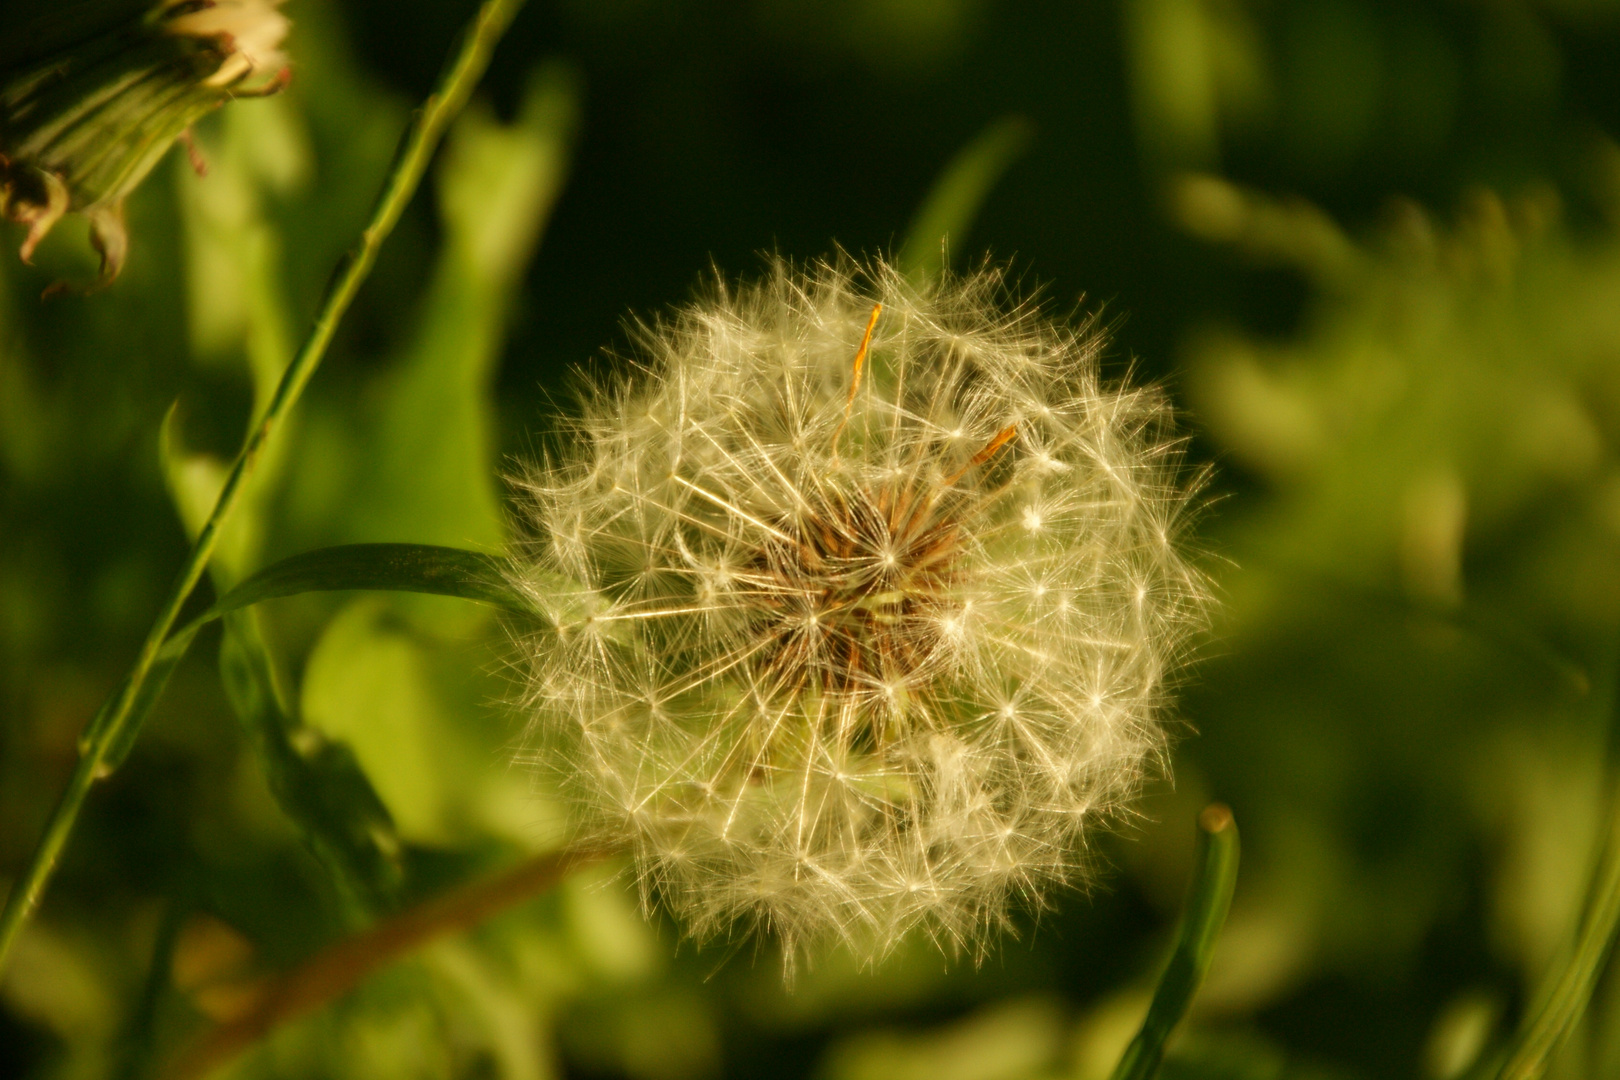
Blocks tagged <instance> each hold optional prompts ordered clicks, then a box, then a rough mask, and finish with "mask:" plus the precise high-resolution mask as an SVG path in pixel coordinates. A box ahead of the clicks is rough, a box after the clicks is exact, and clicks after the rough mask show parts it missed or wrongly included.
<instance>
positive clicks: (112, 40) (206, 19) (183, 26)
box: [0, 0, 288, 284]
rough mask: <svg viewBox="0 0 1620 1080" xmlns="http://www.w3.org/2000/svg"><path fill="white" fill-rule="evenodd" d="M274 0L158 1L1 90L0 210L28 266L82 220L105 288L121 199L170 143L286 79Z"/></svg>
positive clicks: (27, 69) (282, 20)
mask: <svg viewBox="0 0 1620 1080" xmlns="http://www.w3.org/2000/svg"><path fill="white" fill-rule="evenodd" d="M280 4H281V0H160V2H157V3H154V4H152V5H151V6H150V7H148V8H147V10H146V11H145V13H144V14H141V15H137V16H135V17H133V18H124V19H123V20H122V21H119V22H116V23H113V24H112V25H109V26H107V27H105V28H102V29H100V30H98V31H95V32H92V33H89V34H87V35H81V36H78V37H76V38H75V39H74V40H72V42H71V43H70V44H68V45H67V46H65V47H63V48H62V49H60V50H56V51H50V52H47V53H46V54H45V55H43V56H36V57H33V58H32V62H31V63H28V64H25V65H23V66H22V67H20V68H19V69H18V70H17V71H15V72H14V73H11V74H10V75H9V77H8V78H7V79H6V80H5V83H4V85H3V86H0V214H3V215H4V216H6V217H8V218H10V219H11V220H12V221H16V222H20V223H22V224H25V225H27V226H28V236H27V238H26V239H25V240H24V241H23V245H22V258H23V261H24V262H27V261H29V260H30V259H31V258H32V256H33V253H34V249H35V248H36V247H38V246H39V243H40V241H42V240H44V239H45V237H46V235H47V234H49V233H50V231H51V229H52V228H54V227H55V225H56V223H57V222H58V221H60V220H61V219H62V217H63V216H64V215H66V214H69V213H82V214H84V215H85V217H86V218H88V219H89V222H90V238H91V242H92V243H93V244H94V245H95V248H96V250H97V251H99V252H100V253H101V276H100V279H99V281H98V284H105V283H106V282H109V281H111V280H112V279H114V278H116V277H117V276H118V272H119V270H120V269H121V268H122V267H123V264H124V258H125V255H126V253H127V251H128V246H129V244H128V239H127V237H126V235H125V231H124V200H125V199H126V198H127V197H128V196H129V193H130V192H132V191H134V190H135V188H136V187H137V186H139V185H140V182H141V181H142V180H144V179H145V178H146V176H147V174H148V173H150V172H151V171H152V168H153V166H155V165H156V164H157V163H158V161H159V160H160V159H161V158H162V157H163V155H164V154H166V153H167V152H168V151H169V148H170V147H171V146H173V145H174V143H175V141H176V140H177V139H179V138H180V137H181V136H183V135H184V134H185V133H186V132H187V131H188V130H189V129H190V127H191V125H192V124H194V123H196V122H197V121H198V120H200V119H201V118H202V117H203V116H205V115H207V114H208V113H209V112H210V111H212V110H213V109H215V108H218V107H219V106H220V105H222V104H223V103H225V102H226V101H229V100H231V99H232V98H238V97H252V96H263V95H265V94H268V93H274V92H275V91H277V90H279V89H280V88H281V87H282V86H283V85H285V83H286V77H287V71H288V68H287V58H286V56H285V55H284V54H283V53H282V51H281V42H282V39H283V38H285V37H286V34H287V29H288V22H287V18H286V16H284V15H282V14H281V12H280V11H279V10H278V8H279V7H280Z"/></svg>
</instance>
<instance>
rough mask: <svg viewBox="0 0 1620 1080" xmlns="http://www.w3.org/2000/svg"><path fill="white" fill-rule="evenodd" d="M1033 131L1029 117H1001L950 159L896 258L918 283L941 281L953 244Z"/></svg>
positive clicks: (912, 222) (913, 221)
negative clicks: (931, 279)
mask: <svg viewBox="0 0 1620 1080" xmlns="http://www.w3.org/2000/svg"><path fill="white" fill-rule="evenodd" d="M1034 131H1035V127H1034V125H1033V124H1031V123H1030V121H1029V120H1028V119H1027V118H1025V117H1022V116H1006V117H1003V118H1002V119H1000V120H997V121H996V122H995V123H993V124H991V125H990V126H989V127H987V128H985V129H984V131H982V132H980V133H979V135H978V137H977V138H975V139H974V140H973V141H972V142H970V143H968V144H967V146H965V147H964V148H963V149H962V150H961V151H960V152H959V153H958V154H957V155H956V157H954V158H952V159H951V163H950V164H949V165H947V166H945V171H944V172H943V173H941V174H940V177H939V179H938V180H936V181H934V186H933V188H932V190H930V191H929V192H928V197H927V198H926V199H924V200H923V204H922V206H921V207H919V208H918V210H917V216H916V217H914V218H912V219H911V228H909V229H908V230H906V241H905V243H904V244H903V245H901V247H900V254H899V257H898V259H897V261H898V262H899V264H900V267H901V269H903V270H904V271H905V272H906V276H908V277H909V278H911V280H912V281H914V282H917V283H919V284H920V283H922V282H924V281H927V280H928V279H930V278H933V277H937V276H939V273H940V271H942V270H944V269H945V262H946V257H947V247H948V245H949V243H950V241H952V240H956V241H960V240H961V239H962V237H963V236H965V235H966V234H967V231H968V228H969V227H970V226H971V225H972V224H973V219H974V218H976V217H978V216H979V209H980V207H982V206H983V205H984V200H985V198H986V197H987V196H988V195H989V194H990V189H991V188H993V187H995V185H996V181H998V180H1000V179H1001V177H1002V176H1003V175H1004V174H1005V173H1006V171H1007V168H1008V167H1009V166H1010V165H1012V163H1013V162H1014V161H1016V160H1017V159H1018V155H1019V154H1021V153H1023V152H1024V149H1025V147H1027V146H1028V145H1029V141H1030V139H1031V137H1032V136H1033V135H1034Z"/></svg>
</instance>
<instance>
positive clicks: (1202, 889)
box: [1110, 803, 1238, 1080]
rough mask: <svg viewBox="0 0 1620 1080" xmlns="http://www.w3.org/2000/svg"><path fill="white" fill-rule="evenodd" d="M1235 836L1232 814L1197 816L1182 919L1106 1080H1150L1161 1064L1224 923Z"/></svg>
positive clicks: (1215, 808) (1214, 811)
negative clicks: (1132, 1033)
mask: <svg viewBox="0 0 1620 1080" xmlns="http://www.w3.org/2000/svg"><path fill="white" fill-rule="evenodd" d="M1237 868H1238V830H1237V823H1236V822H1235V821H1234V820H1233V819H1232V811H1231V810H1229V809H1227V808H1226V807H1225V806H1223V805H1221V804H1220V803H1211V804H1210V805H1209V806H1206V807H1205V808H1204V812H1203V813H1201V814H1199V815H1198V856H1197V863H1196V865H1195V866H1194V868H1193V879H1192V886H1191V887H1190V888H1189V889H1188V892H1187V910H1186V911H1185V912H1184V913H1183V914H1182V918H1181V931H1180V933H1179V935H1178V936H1177V938H1176V951H1175V952H1174V953H1172V954H1171V956H1170V963H1169V964H1167V965H1165V969H1164V974H1163V975H1161V976H1159V986H1158V989H1157V990H1155V991H1154V992H1153V1002H1152V1004H1150V1005H1149V1006H1148V1012H1147V1017H1146V1018H1145V1019H1144V1020H1143V1021H1142V1028H1141V1030H1140V1031H1138V1032H1137V1033H1136V1038H1134V1039H1132V1040H1131V1044H1130V1045H1129V1046H1127V1047H1126V1048H1125V1053H1124V1055H1123V1056H1121V1057H1120V1059H1119V1064H1118V1065H1116V1066H1114V1073H1113V1076H1112V1077H1111V1078H1110V1080H1150V1078H1151V1077H1153V1076H1154V1075H1155V1074H1157V1073H1158V1071H1159V1063H1160V1062H1162V1061H1163V1060H1164V1044H1165V1042H1166V1041H1167V1040H1168V1039H1169V1038H1170V1033H1171V1032H1172V1031H1174V1030H1175V1027H1176V1024H1178V1023H1179V1022H1180V1021H1181V1018H1182V1017H1183V1016H1184V1015H1186V1012H1187V1007H1188V1006H1189V1005H1191V1004H1192V999H1193V994H1195V993H1197V991H1198V986H1199V984H1200V983H1202V982H1203V981H1204V973H1205V972H1206V971H1208V970H1209V961H1210V957H1211V956H1212V955H1213V954H1214V952H1215V936H1216V935H1217V934H1219V933H1220V931H1221V924H1222V923H1224V922H1225V921H1226V911H1227V908H1229V907H1231V905H1232V889H1233V887H1234V886H1235V885H1236V884H1237Z"/></svg>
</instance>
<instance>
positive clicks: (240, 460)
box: [0, 0, 523, 970]
mask: <svg viewBox="0 0 1620 1080" xmlns="http://www.w3.org/2000/svg"><path fill="white" fill-rule="evenodd" d="M522 4H523V0H486V2H485V3H484V5H483V6H482V7H481V8H480V9H479V11H478V15H477V17H476V18H475V19H474V20H473V22H472V24H471V25H470V27H469V28H468V30H467V32H466V34H465V36H464V37H463V39H462V41H461V43H460V46H459V48H458V49H457V50H456V52H455V54H454V57H453V59H452V61H451V63H450V66H449V67H448V68H447V69H446V70H445V73H444V75H443V76H442V78H441V80H440V82H439V85H438V86H437V87H436V88H435V90H434V92H433V93H432V94H431V95H430V96H429V97H428V99H427V100H426V101H425V102H424V103H423V105H422V107H421V109H419V110H418V111H417V113H416V115H415V117H414V118H413V120H412V123H411V126H410V127H409V128H408V129H407V130H406V132H405V134H404V136H403V137H402V139H401V141H400V146H399V151H398V153H397V155H396V157H395V159H394V163H393V166H392V167H391V168H390V170H389V174H388V179H387V181H386V183H385V184H384V186H383V190H382V193H381V194H380V195H379V196H378V198H377V203H376V206H375V208H374V209H373V211H372V215H371V220H370V222H369V223H368V224H367V225H366V228H365V231H364V232H362V233H361V234H360V239H359V242H358V243H357V244H356V245H355V246H354V248H352V249H351V250H350V251H349V253H348V254H347V255H346V256H345V257H344V258H343V260H342V261H341V262H340V263H339V264H338V267H337V269H336V270H335V271H334V273H333V275H332V280H331V281H330V283H329V284H328V285H327V288H326V294H325V296H324V298H323V299H322V301H321V305H320V309H319V312H318V314H317V315H316V318H315V322H314V324H313V325H312V326H311V328H310V332H309V336H308V338H306V339H305V341H304V344H303V347H302V348H300V349H299V350H298V354H297V355H296V356H295V357H293V360H292V362H291V363H290V364H288V365H287V370H286V371H285V372H284V373H283V374H282V376H281V382H280V384H279V385H278V386H277V387H276V392H275V396H274V397H272V398H271V400H270V404H269V405H268V407H267V408H266V409H265V412H264V416H263V417H262V418H260V420H259V421H258V423H257V424H255V425H254V427H253V429H252V431H251V432H250V433H249V435H248V437H247V440H246V442H245V443H244V444H243V446H242V450H241V452H240V453H239V454H238V455H237V457H236V461H235V463H234V464H233V465H232V466H231V471H230V474H229V476H228V477H227V478H226V480H225V486H224V487H223V488H222V489H221V490H220V493H219V498H218V500H217V501H216V502H215V503H214V509H213V512H212V513H211V514H209V516H208V521H207V522H206V523H205V524H204V525H203V528H202V531H201V532H200V533H198V535H197V540H196V543H195V544H193V545H192V548H191V553H190V555H189V556H187V558H186V561H185V564H184V566H183V567H182V568H181V570H180V573H179V576H178V577H177V578H176V579H175V582H174V586H173V588H172V589H171V590H170V592H169V596H168V599H167V600H166V601H165V603H164V605H163V608H162V610H161V611H160V612H159V614H158V617H157V621H156V622H154V623H153V625H152V629H151V632H150V633H149V634H148V635H147V637H146V642H145V644H143V645H142V646H141V651H140V654H139V655H138V656H137V657H136V659H135V663H134V665H133V667H132V668H131V669H130V672H129V674H128V675H126V676H125V677H124V680H123V681H122V682H121V683H120V684H119V686H118V689H117V691H115V692H114V695H113V697H112V698H110V699H109V700H108V701H107V703H106V704H105V705H103V706H102V708H101V711H100V712H98V713H97V714H96V717H95V719H94V720H92V721H91V723H90V726H89V728H87V729H86V732H85V735H84V736H83V737H82V738H81V741H80V752H79V761H78V764H77V765H76V766H75V767H74V770H73V774H72V776H71V777H70V778H69V780H68V786H67V790H66V791H65V792H63V794H62V798H61V801H60V802H58V803H57V805H56V809H55V810H54V811H53V812H52V814H51V818H50V820H49V822H48V823H47V824H46V826H45V832H44V835H43V836H42V837H41V839H40V842H39V846H38V848H36V849H35V851H34V853H33V856H32V857H31V858H30V859H29V862H28V864H27V865H26V866H25V867H24V869H23V872H22V874H21V875H20V876H19V877H18V878H17V880H16V882H15V883H14V884H13V885H12V887H11V892H10V894H9V895H8V896H7V897H6V906H5V909H4V911H3V912H0V970H4V967H5V962H6V958H7V957H8V956H9V954H10V952H11V947H12V945H13V944H14V943H15V941H16V939H17V936H18V934H19V933H20V932H21V930H22V927H23V924H24V923H25V922H26V921H27V918H28V916H29V914H30V913H31V912H32V911H33V910H34V908H35V906H37V905H38V903H39V900H40V897H41V895H43V893H44V891H45V886H46V884H47V883H48V882H49V881H50V877H51V873H52V871H53V870H54V869H55V867H56V863H57V859H58V858H59V856H60V855H61V853H62V849H63V848H64V847H65V846H66V845H67V840H68V837H69V835H70V834H71V833H72V831H73V825H74V822H75V821H76V820H77V818H78V816H79V811H80V809H82V808H83V806H84V801H85V797H86V796H87V795H88V794H89V791H90V787H91V785H92V784H94V783H95V781H96V780H98V779H101V778H102V777H103V776H105V775H107V774H108V773H109V772H111V771H112V768H113V767H114V765H115V761H114V760H113V759H114V757H115V754H114V747H117V746H127V745H128V742H129V740H130V739H131V738H132V737H133V735H134V731H133V730H127V729H129V728H131V726H132V725H137V724H139V723H140V720H141V716H142V713H143V712H144V710H140V709H137V704H138V703H140V702H141V700H142V691H143V689H145V688H146V684H147V682H148V679H149V677H150V676H151V675H152V673H153V665H154V663H155V662H156V661H157V659H158V653H159V651H160V650H161V649H162V648H163V644H164V642H165V640H166V639H167V638H168V636H169V632H170V630H172V629H173V627H174V624H175V620H176V619H177V618H178V617H179V615H180V610H181V607H182V606H183V605H184V604H185V602H186V599H187V598H188V597H189V596H190V595H191V591H192V590H193V589H194V588H195V587H196V585H197V582H198V580H199V579H200V578H201V577H202V574H203V571H204V570H205V569H206V568H207V566H208V561H209V559H210V558H211V557H212V556H213V553H214V546H215V544H216V543H217V542H218V540H219V534H220V531H221V530H222V529H223V528H224V526H225V524H226V522H227V521H228V520H229V518H230V516H231V512H232V511H233V510H234V509H235V508H236V504H237V503H238V502H240V501H241V498H242V494H243V492H244V491H245V489H246V486H247V483H248V480H249V478H250V477H251V476H252V474H253V470H254V467H255V466H256V465H257V464H258V461H259V459H260V458H261V457H263V456H264V452H265V448H266V446H267V445H268V444H269V442H270V439H271V438H272V436H274V434H275V433H276V432H277V431H278V430H279V429H280V428H281V425H282V423H283V421H284V420H285V419H286V417H287V414H288V413H289V412H290V411H291V409H292V407H293V405H294V404H295V403H296V402H297V401H298V398H299V396H300V395H301V394H302V393H303V391H304V388H305V386H307V385H308V383H309V380H310V378H311V377H312V376H313V375H314V374H315V369H316V368H317V367H319V366H320V363H321V360H322V359H323V358H324V357H325V355H326V350H327V347H328V346H329V345H330V344H331V342H332V336H333V334H334V333H335V332H336V330H337V325H338V321H339V320H340V319H341V318H342V317H343V314H344V313H345V312H346V311H347V310H348V308H349V305H350V304H351V303H352V302H353V300H354V297H355V294H356V293H358V292H359V290H360V286H361V284H362V283H363V282H364V281H365V279H366V277H367V275H368V274H369V273H370V272H371V268H372V265H373V264H374V263H375V262H376V260H377V252H378V250H379V249H380V248H381V247H382V244H383V241H384V240H385V239H387V237H388V234H389V233H390V232H392V231H393V228H394V226H395V224H396V223H398V221H399V218H400V215H401V214H403V213H404V212H405V207H406V205H407V204H408V203H409V202H410V200H411V196H412V195H413V194H414V193H415V191H416V188H417V185H418V184H419V183H420V182H421V180H422V175H423V173H424V172H425V171H426V169H427V166H428V163H429V161H430V160H431V159H432V156H433V152H434V150H435V149H436V148H437V146H438V144H439V140H440V139H441V138H442V137H443V135H444V132H445V129H446V128H447V127H448V126H449V124H450V121H451V120H453V119H454V118H455V116H456V115H457V114H458V113H459V112H460V111H461V109H462V107H463V106H464V105H466V103H467V99H468V98H469V97H470V96H471V94H472V90H473V87H474V86H475V85H476V84H477V82H478V80H479V79H480V78H481V77H482V75H483V73H484V69H485V68H486V67H488V65H489V58H490V54H491V53H492V52H493V50H494V48H495V44H496V42H497V41H499V40H500V37H501V35H502V34H503V33H504V32H505V31H506V28H507V27H508V26H509V25H510V24H511V22H512V18H513V16H515V15H516V14H517V10H518V8H520V7H521V6H522Z"/></svg>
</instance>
